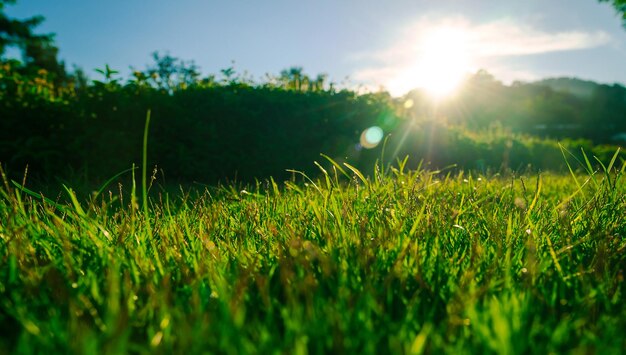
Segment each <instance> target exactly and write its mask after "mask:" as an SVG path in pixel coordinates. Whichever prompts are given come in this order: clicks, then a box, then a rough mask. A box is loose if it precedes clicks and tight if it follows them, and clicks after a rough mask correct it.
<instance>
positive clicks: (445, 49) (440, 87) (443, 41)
mask: <svg viewBox="0 0 626 355" xmlns="http://www.w3.org/2000/svg"><path fill="white" fill-rule="evenodd" d="M468 45H469V38H468V35H467V32H466V31H463V29H462V28H455V27H449V26H443V27H436V28H432V29H430V30H427V31H424V33H422V34H421V35H420V36H418V40H417V44H416V47H415V58H414V59H413V60H412V63H411V64H410V65H409V66H408V68H406V69H405V70H403V71H402V72H401V74H400V75H399V76H398V78H396V80H394V83H393V85H394V86H395V87H396V88H398V89H404V90H407V89H411V88H416V87H417V88H420V89H423V90H425V91H426V92H427V93H428V94H430V95H431V96H432V97H433V98H435V99H441V98H444V97H446V96H448V95H450V94H452V93H453V92H454V90H455V89H456V88H457V87H458V86H459V84H460V83H461V82H462V81H463V79H464V78H465V76H466V75H467V73H468V72H470V71H471V58H470V51H469V47H468Z"/></svg>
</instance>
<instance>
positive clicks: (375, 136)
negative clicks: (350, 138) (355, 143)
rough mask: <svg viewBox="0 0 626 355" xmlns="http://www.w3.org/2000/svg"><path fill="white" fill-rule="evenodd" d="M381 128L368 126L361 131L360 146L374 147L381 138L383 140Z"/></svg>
mask: <svg viewBox="0 0 626 355" xmlns="http://www.w3.org/2000/svg"><path fill="white" fill-rule="evenodd" d="M383 135H384V132H383V129H382V128H380V127H378V126H373V127H370V128H368V129H366V130H364V131H363V133H361V140H360V143H361V146H363V148H367V149H372V148H375V147H376V146H377V145H378V143H380V141H381V140H383Z"/></svg>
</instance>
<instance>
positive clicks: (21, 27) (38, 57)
mask: <svg viewBox="0 0 626 355" xmlns="http://www.w3.org/2000/svg"><path fill="white" fill-rule="evenodd" d="M15 2H16V0H0V58H2V57H3V56H4V53H5V51H6V50H7V48H9V47H17V48H19V50H20V51H21V54H22V61H23V63H24V67H25V69H27V70H29V71H30V70H39V69H45V70H47V71H48V72H49V73H52V74H53V75H54V76H56V79H57V80H63V79H66V78H67V74H66V72H65V64H64V63H63V62H60V61H59V60H58V59H57V54H58V52H59V49H58V48H57V47H56V46H55V44H54V35H53V34H50V33H48V34H36V33H34V29H35V27H37V26H39V25H40V24H41V23H42V22H43V21H44V18H43V17H42V16H33V17H30V18H27V19H25V20H17V19H13V18H9V17H8V16H7V14H6V13H5V12H4V8H5V6H6V5H13V4H15Z"/></svg>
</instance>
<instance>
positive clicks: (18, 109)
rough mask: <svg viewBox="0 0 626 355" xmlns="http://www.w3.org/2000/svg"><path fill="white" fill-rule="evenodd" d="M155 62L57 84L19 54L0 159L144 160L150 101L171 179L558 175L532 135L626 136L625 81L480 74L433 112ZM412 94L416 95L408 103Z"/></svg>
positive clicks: (16, 168)
mask: <svg viewBox="0 0 626 355" xmlns="http://www.w3.org/2000/svg"><path fill="white" fill-rule="evenodd" d="M154 59H155V61H156V63H155V65H154V66H149V67H148V68H147V69H146V70H145V71H135V72H134V73H133V75H132V77H131V78H130V79H128V80H127V81H124V80H123V79H122V78H120V76H119V74H118V72H117V71H116V70H114V69H112V68H110V67H109V66H108V65H107V66H105V68H103V69H99V70H97V71H98V73H99V74H100V75H101V76H102V78H101V79H99V80H94V81H93V83H92V84H90V85H85V84H84V83H83V84H78V82H77V84H78V86H76V87H75V86H74V85H73V84H72V85H56V84H55V83H54V81H53V80H52V79H51V76H50V74H49V73H48V72H47V71H45V70H39V71H38V72H37V73H35V74H28V75H27V74H23V73H22V72H21V71H20V69H19V68H20V64H19V62H16V61H13V62H6V63H4V64H3V65H2V66H1V67H0V98H2V100H1V101H0V115H1V116H2V117H3V120H2V121H1V122H0V140H1V142H2V144H1V145H0V162H2V163H3V164H5V165H6V166H7V167H8V169H9V170H11V171H13V172H16V173H17V172H20V171H23V170H24V168H25V167H26V166H27V165H28V166H29V168H30V172H31V174H30V175H31V176H32V177H34V178H39V179H41V178H45V179H50V177H56V178H60V179H62V180H72V181H89V180H91V181H103V180H104V179H105V178H107V177H109V176H112V175H114V174H116V173H117V172H119V171H122V170H126V169H128V168H129V167H131V166H132V165H133V164H135V165H136V166H139V164H140V161H141V151H142V147H141V141H142V136H143V119H142V117H144V115H145V112H146V111H147V110H148V109H151V110H152V112H153V119H154V122H153V125H152V129H151V132H150V142H151V144H150V146H149V147H148V149H149V156H150V161H149V162H148V164H149V168H150V169H152V168H153V167H155V166H156V172H157V173H158V175H159V176H161V177H162V173H163V172H164V174H165V177H166V181H170V182H173V183H174V182H180V183H189V182H192V181H199V182H203V183H216V182H217V181H232V180H240V181H244V182H245V181H254V179H257V178H261V179H263V178H268V177H270V176H273V177H274V178H275V179H277V180H282V179H286V178H289V177H290V176H291V173H289V172H287V171H286V170H285V169H295V170H298V171H303V172H305V173H307V174H309V175H314V174H316V173H317V171H316V170H315V167H314V166H313V165H312V162H313V161H315V160H317V159H319V154H320V153H324V154H326V155H328V156H330V157H332V158H333V159H335V160H337V161H340V162H344V161H345V162H348V163H350V164H351V165H354V166H355V167H357V168H359V169H365V171H369V167H371V166H373V164H374V162H375V161H376V160H377V159H379V158H380V157H381V156H382V158H383V160H384V161H386V162H390V161H394V160H395V159H396V158H398V157H403V156H405V155H409V156H411V157H413V158H415V160H416V161H419V160H424V162H425V163H427V164H430V166H431V167H433V168H441V167H445V166H448V165H450V164H458V166H459V167H460V168H468V169H478V170H480V171H485V169H487V168H491V169H492V170H494V169H495V170H496V171H497V170H501V169H504V170H508V169H512V170H515V171H520V170H525V169H527V168H528V167H529V166H530V168H532V169H535V170H544V171H545V170H557V171H558V170H561V169H563V168H564V167H565V166H564V164H563V161H562V160H561V158H560V152H559V149H558V145H557V141H556V140H549V139H548V140H546V139H537V138H533V137H531V136H530V135H529V134H535V135H536V134H548V135H552V136H555V137H557V138H560V141H561V143H562V144H563V145H564V146H565V147H567V148H568V149H570V150H572V151H576V152H579V151H580V148H581V147H582V148H585V150H587V151H589V152H592V154H594V155H597V156H598V157H600V158H601V159H604V158H606V154H610V153H607V151H606V150H604V149H603V148H602V147H601V146H598V147H593V144H592V141H589V140H580V139H578V140H576V139H569V138H567V137H568V136H574V137H575V136H576V135H577V133H576V132H577V131H575V130H569V129H560V128H558V126H559V125H567V124H570V125H573V124H581V125H584V126H583V127H584V128H585V129H584V130H583V132H584V134H585V135H587V138H592V139H593V138H598V139H597V140H596V141H595V143H598V142H604V141H607V139H608V138H602V137H603V136H605V135H606V132H611V134H613V133H615V132H619V131H620V130H623V131H626V127H622V126H623V122H622V121H623V120H621V115H622V113H623V112H622V111H620V110H621V109H620V108H619V107H620V106H619V105H621V104H622V102H621V101H620V100H621V99H620V97H621V96H620V95H623V93H624V90H623V88H620V87H617V86H615V87H608V86H606V87H605V86H598V87H597V88H596V90H595V91H593V94H592V95H591V96H590V97H589V98H588V100H591V101H590V103H587V104H585V103H583V102H582V101H576V100H574V99H572V97H571V95H570V96H568V95H569V94H561V93H558V92H556V91H553V90H552V89H550V88H549V87H545V86H540V85H534V84H524V85H517V86H513V87H505V86H502V85H501V84H500V83H498V82H496V81H495V80H494V79H493V78H492V77H489V76H488V74H486V73H478V74H477V76H476V77H475V78H473V79H472V80H470V81H469V83H468V84H467V87H466V89H464V90H463V91H462V92H461V93H460V94H459V97H457V98H455V99H453V100H452V101H450V102H448V103H442V104H440V105H439V106H438V107H437V111H434V110H433V107H432V103H430V102H428V101H427V100H425V99H424V98H423V97H421V96H419V93H412V94H410V95H408V96H407V97H405V98H403V99H392V98H391V97H390V96H389V95H388V94H386V93H374V94H365V95H358V94H356V93H355V92H352V91H348V90H342V91H337V90H336V89H335V88H334V86H333V85H332V84H329V83H327V82H326V79H325V77H324V76H323V75H320V76H317V77H309V76H308V75H306V74H304V73H303V72H302V69H301V68H292V69H289V70H286V71H283V72H282V73H281V75H280V76H278V77H272V76H268V78H267V79H266V81H264V82H261V83H255V82H253V81H252V80H251V79H249V78H246V77H245V75H243V76H242V75H240V74H238V73H237V72H236V71H235V69H234V68H232V67H231V68H228V69H225V70H224V71H223V73H222V74H223V75H222V77H221V78H216V77H215V76H209V77H206V78H200V77H198V74H197V71H196V69H195V66H193V64H190V63H187V62H183V61H180V60H178V59H175V58H172V57H169V56H168V55H165V56H160V55H159V54H158V53H155V55H154ZM470 88H471V89H470ZM562 98H567V100H565V101H564V100H561V99H562ZM408 99H411V100H414V101H415V105H414V106H413V107H412V108H410V109H406V108H405V107H404V103H405V101H406V100H408ZM572 100H573V101H572ZM580 100H583V99H580ZM585 105H586V106H585ZM459 107H464V110H459V109H458V108H459ZM459 112H463V115H459V114H458V113H459ZM593 112H597V113H598V114H600V115H601V116H602V119H596V120H595V121H593V126H591V122H587V121H584V120H586V119H587V118H586V117H595V116H594V114H593ZM582 113H588V115H587V116H584V115H582ZM579 117H583V118H584V120H583V118H580V119H581V120H583V121H580V120H579ZM567 122H569V123H567ZM577 122H582V123H577ZM537 125H544V126H546V127H547V128H545V129H541V130H537V129H536V128H535V127H536V126H537ZM550 125H552V126H550ZM604 125H611V126H610V127H611V129H610V130H608V129H607V128H604V127H605V126H604ZM372 126H378V127H381V128H382V130H383V131H384V132H385V134H386V135H388V136H389V137H388V142H387V146H388V149H387V150H386V151H385V152H384V154H382V153H383V152H382V146H383V145H382V144H379V145H378V147H376V148H375V149H365V148H364V147H363V146H362V145H360V144H359V138H360V136H361V133H362V132H363V131H364V130H366V129H367V128H369V127H372ZM566 127H569V126H566ZM607 127H608V126H607ZM603 132H604V133H603ZM611 149H612V148H611ZM594 164H595V162H594ZM413 167H414V166H413ZM46 182H50V181H46Z"/></svg>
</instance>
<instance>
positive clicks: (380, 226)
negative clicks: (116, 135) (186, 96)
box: [0, 164, 626, 354]
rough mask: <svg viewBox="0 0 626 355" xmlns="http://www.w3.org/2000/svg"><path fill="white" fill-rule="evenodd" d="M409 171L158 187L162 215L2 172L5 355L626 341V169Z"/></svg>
mask: <svg viewBox="0 0 626 355" xmlns="http://www.w3.org/2000/svg"><path fill="white" fill-rule="evenodd" d="M399 165H400V166H401V165H402V164H399ZM611 165H613V164H611ZM584 166H585V165H583V167H584ZM623 166H626V165H623ZM403 170H404V169H401V168H394V169H390V170H389V171H388V172H387V173H386V174H381V173H376V174H374V176H373V177H372V178H366V177H365V176H363V175H362V174H360V172H358V171H357V170H355V169H352V168H351V167H350V166H338V165H337V166H334V167H333V168H332V169H331V170H328V171H327V173H326V174H323V175H322V178H321V179H319V180H316V181H314V180H309V179H308V178H306V177H304V176H300V175H298V174H297V173H295V175H296V176H299V178H298V181H292V182H287V183H285V185H284V186H278V185H277V184H275V183H274V182H273V181H271V180H270V181H268V182H266V183H260V184H258V185H257V186H256V187H253V188H247V191H246V190H241V191H239V189H236V188H234V187H222V188H220V189H215V190H207V191H204V192H190V193H188V192H184V191H182V192H181V193H180V194H179V195H177V196H168V195H165V194H159V193H158V192H155V191H152V192H151V196H150V200H149V203H148V204H149V206H145V205H144V206H140V204H139V203H138V201H137V196H135V194H134V193H133V194H132V195H131V196H130V197H128V196H127V195H124V194H122V193H120V192H109V191H107V190H105V191H104V193H103V194H100V195H98V196H96V197H93V198H91V199H90V200H89V201H87V202H80V200H79V199H78V198H76V196H75V195H74V193H73V192H72V190H70V189H67V191H66V197H67V200H68V203H67V204H66V203H61V202H57V201H52V200H49V199H44V198H41V197H33V195H36V194H35V193H33V192H32V191H28V190H26V189H22V188H15V187H14V185H12V184H10V183H8V182H6V178H5V182H6V183H5V186H4V187H2V188H1V189H0V352H2V349H4V351H8V352H17V353H42V352H53V353H66V352H77V353H93V352H104V353H125V352H132V353H172V352H176V353H202V352H210V353H222V352H224V353H256V352H260V353H306V352H309V353H320V352H339V353H342V352H346V353H357V352H358V353H421V352H427V353H435V352H436V353H438V352H441V351H446V352H451V353H452V352H453V353H492V352H497V353H508V354H512V353H528V352H535V353H548V352H564V351H570V350H575V351H576V352H581V353H587V352H595V353H617V352H620V351H623V350H624V349H626V336H625V335H624V334H625V333H624V329H626V306H625V304H626V303H625V301H626V300H625V296H624V295H625V292H626V286H625V283H624V273H625V271H626V270H625V269H626V218H625V217H624V216H626V197H625V196H626V194H625V192H626V187H625V184H624V181H623V173H624V168H623V167H622V169H621V171H618V169H615V167H614V166H609V167H607V168H606V173H604V174H603V173H602V172H600V173H595V174H593V171H592V172H591V173H586V174H584V175H581V174H579V173H576V172H572V174H571V175H555V174H549V173H544V174H541V175H533V176H522V177H514V176H476V175H470V174H469V173H459V174H457V173H455V174H452V173H450V174H448V173H446V172H431V171H424V170H419V171H410V172H408V171H403ZM300 178H301V180H300ZM142 190H143V191H145V185H144V186H143V187H142ZM133 191H134V189H133ZM143 191H142V195H143Z"/></svg>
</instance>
